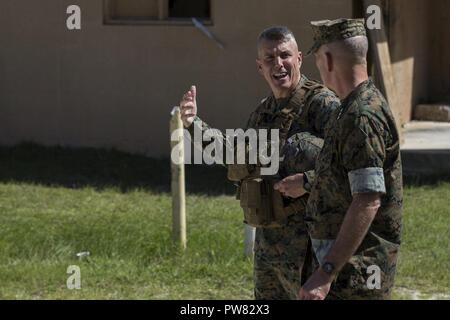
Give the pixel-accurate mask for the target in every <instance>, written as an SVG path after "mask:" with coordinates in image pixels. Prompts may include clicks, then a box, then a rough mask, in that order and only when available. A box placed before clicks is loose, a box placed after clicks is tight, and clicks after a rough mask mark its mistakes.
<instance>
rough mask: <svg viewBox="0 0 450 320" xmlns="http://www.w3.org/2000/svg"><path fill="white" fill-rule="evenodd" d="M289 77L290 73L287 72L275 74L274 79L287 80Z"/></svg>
mask: <svg viewBox="0 0 450 320" xmlns="http://www.w3.org/2000/svg"><path fill="white" fill-rule="evenodd" d="M287 76H288V73H287V72H279V73H275V74H274V75H273V78H274V79H275V80H284V79H286V78H287Z"/></svg>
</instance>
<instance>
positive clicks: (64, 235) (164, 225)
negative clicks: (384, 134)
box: [0, 145, 450, 299]
mask: <svg viewBox="0 0 450 320" xmlns="http://www.w3.org/2000/svg"><path fill="white" fill-rule="evenodd" d="M186 176H187V181H188V183H187V191H188V192H189V196H188V198H187V222H188V224H187V226H188V229H187V233H188V248H187V250H186V251H185V252H184V253H182V252H180V250H178V249H177V248H176V247H173V245H172V241H171V238H170V234H171V198H170V194H169V193H168V191H169V182H170V175H169V167H168V165H167V161H166V160H157V159H148V158H145V157H142V156H132V155H127V154H123V153H120V152H116V151H98V150H91V149H79V150H72V149H63V148H43V147H38V146H36V145H23V146H19V147H14V148H0V283H1V285H0V299H252V297H253V289H252V288H253V280H252V262H251V261H250V260H248V259H246V258H244V257H243V224H242V216H241V215H242V213H241V210H240V208H239V203H238V202H237V201H235V200H234V198H233V195H232V191H233V188H232V186H231V185H230V184H229V183H227V182H226V179H225V172H224V170H222V169H221V168H214V167H209V168H196V167H193V166H190V167H188V168H187V174H186ZM449 199H450V183H449V182H438V183H434V184H426V185H423V186H420V185H417V184H412V185H410V186H407V187H406V188H405V210H404V229H403V244H402V247H401V256H400V261H399V268H398V273H397V278H396V291H395V294H394V298H397V299H404V298H411V294H412V293H413V292H415V291H420V293H421V294H422V295H421V296H419V297H421V298H429V297H433V295H434V294H438V293H439V294H446V296H443V298H447V299H449V298H450V296H449V294H450V279H449V272H448V270H449V261H450V256H449V250H448V244H449V242H450V241H449V240H450V239H449V234H450V232H449V225H450V214H449V206H448V205H449ZM81 251H89V252H90V253H91V255H90V256H89V257H88V258H84V259H82V260H80V259H79V258H77V257H76V253H78V252H81ZM70 265H78V266H79V267H80V269H81V289H80V290H69V289H67V287H66V281H67V278H68V277H69V275H68V274H67V273H66V270H67V268H68V266H70ZM441 298H442V296H441Z"/></svg>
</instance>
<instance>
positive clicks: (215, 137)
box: [188, 116, 230, 167]
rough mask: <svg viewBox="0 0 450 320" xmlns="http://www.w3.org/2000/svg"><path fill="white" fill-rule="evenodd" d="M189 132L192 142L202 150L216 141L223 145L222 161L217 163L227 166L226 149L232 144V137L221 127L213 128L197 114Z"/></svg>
mask: <svg viewBox="0 0 450 320" xmlns="http://www.w3.org/2000/svg"><path fill="white" fill-rule="evenodd" d="M188 132H189V134H190V136H191V142H192V143H193V145H194V148H196V149H198V150H202V151H203V149H204V148H206V147H207V146H208V145H210V144H211V143H212V141H214V142H215V143H218V144H221V145H222V151H223V152H222V161H221V163H217V164H220V165H223V166H224V167H227V164H226V152H225V150H226V149H227V147H228V146H229V144H230V141H229V139H230V137H227V136H226V135H224V134H223V133H222V132H221V131H220V130H219V129H213V128H211V127H210V126H209V125H208V124H207V123H206V122H204V121H203V120H202V119H201V118H200V117H198V116H195V118H194V121H193V122H192V125H190V126H189V128H188Z"/></svg>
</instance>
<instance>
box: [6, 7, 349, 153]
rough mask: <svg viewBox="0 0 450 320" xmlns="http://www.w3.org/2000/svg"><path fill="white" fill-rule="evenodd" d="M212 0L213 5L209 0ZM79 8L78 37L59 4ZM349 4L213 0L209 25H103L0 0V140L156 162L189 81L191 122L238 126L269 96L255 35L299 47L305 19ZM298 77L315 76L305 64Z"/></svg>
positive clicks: (85, 11) (98, 12)
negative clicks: (294, 41)
mask: <svg viewBox="0 0 450 320" xmlns="http://www.w3.org/2000/svg"><path fill="white" fill-rule="evenodd" d="M213 1H214V0H213ZM70 4H77V5H79V6H80V7H81V9H82V30H81V31H69V30H67V28H66V18H67V14H66V8H67V6H68V5H70ZM351 4H352V1H351V0H321V1H317V0H296V1H294V0H277V1H274V0H245V1H242V0H216V1H214V4H213V20H214V25H213V26H212V27H209V29H210V30H211V31H212V32H213V33H214V34H215V35H216V36H217V37H218V38H219V39H220V40H221V41H222V42H223V43H224V44H225V50H221V49H219V48H218V47H217V46H216V45H215V44H214V43H213V42H212V41H210V40H209V39H208V38H206V36H204V35H203V34H202V33H201V32H200V31H199V30H198V29H196V28H195V27H193V26H167V25H160V26H156V25H146V26H110V25H103V22H102V21H103V11H102V1H100V0H71V1H67V0H61V1H55V0H39V1H35V0H2V1H0V144H3V145H11V144H15V143H18V142H21V141H34V142H38V143H42V144H46V145H57V144H59V145H70V146H92V147H115V148H118V149H120V150H124V151H130V152H143V153H146V154H149V155H152V156H164V155H168V152H169V141H168V130H169V129H168V123H169V111H170V109H171V107H172V106H173V105H176V104H177V103H178V101H179V98H180V96H181V94H182V93H183V91H184V90H185V89H187V88H188V87H189V85H190V84H196V85H197V88H198V97H199V115H200V116H201V117H202V118H204V119H205V120H207V121H208V122H209V123H210V124H211V125H213V126H215V127H218V128H221V129H225V128H235V127H239V126H242V125H243V124H244V123H245V120H246V118H247V116H248V115H249V113H250V112H251V110H252V109H253V108H254V107H255V106H256V105H257V103H258V101H259V100H260V99H261V98H262V97H263V96H264V95H265V94H266V93H267V92H268V87H266V85H265V83H264V82H263V80H262V79H260V78H259V75H258V74H257V72H256V68H255V38H256V37H257V35H258V33H259V32H260V31H261V30H262V29H263V28H265V27H267V26H270V25H275V24H284V25H287V26H288V27H290V28H291V29H292V30H293V31H294V33H295V34H296V36H297V38H298V40H299V44H300V46H301V48H303V50H304V51H306V50H307V48H308V47H309V46H310V44H311V41H312V37H311V32H310V29H309V27H308V22H309V21H310V20H318V19H323V18H330V19H332V18H338V17H344V16H346V17H350V16H351V13H352V7H351ZM303 71H304V72H305V73H306V74H310V75H312V77H314V78H318V77H319V76H318V73H317V71H316V70H315V67H314V65H313V61H312V59H311V58H309V59H306V61H305V63H304V68H303Z"/></svg>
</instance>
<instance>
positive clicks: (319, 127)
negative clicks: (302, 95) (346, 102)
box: [308, 90, 341, 137]
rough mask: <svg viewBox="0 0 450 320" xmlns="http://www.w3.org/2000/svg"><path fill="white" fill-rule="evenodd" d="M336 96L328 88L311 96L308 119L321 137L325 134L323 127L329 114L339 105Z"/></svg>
mask: <svg viewBox="0 0 450 320" xmlns="http://www.w3.org/2000/svg"><path fill="white" fill-rule="evenodd" d="M340 104H341V102H340V101H339V99H338V97H336V95H335V94H334V93H333V92H331V91H330V90H323V91H321V92H319V93H318V94H316V95H314V97H312V99H311V102H310V103H309V111H308V121H309V123H311V124H313V125H314V129H315V130H316V131H317V132H318V133H319V135H320V136H321V137H323V136H325V128H326V126H327V123H328V120H329V119H330V117H331V114H332V113H333V112H334V111H335V110H336V109H337V108H338V107H339V106H340Z"/></svg>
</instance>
